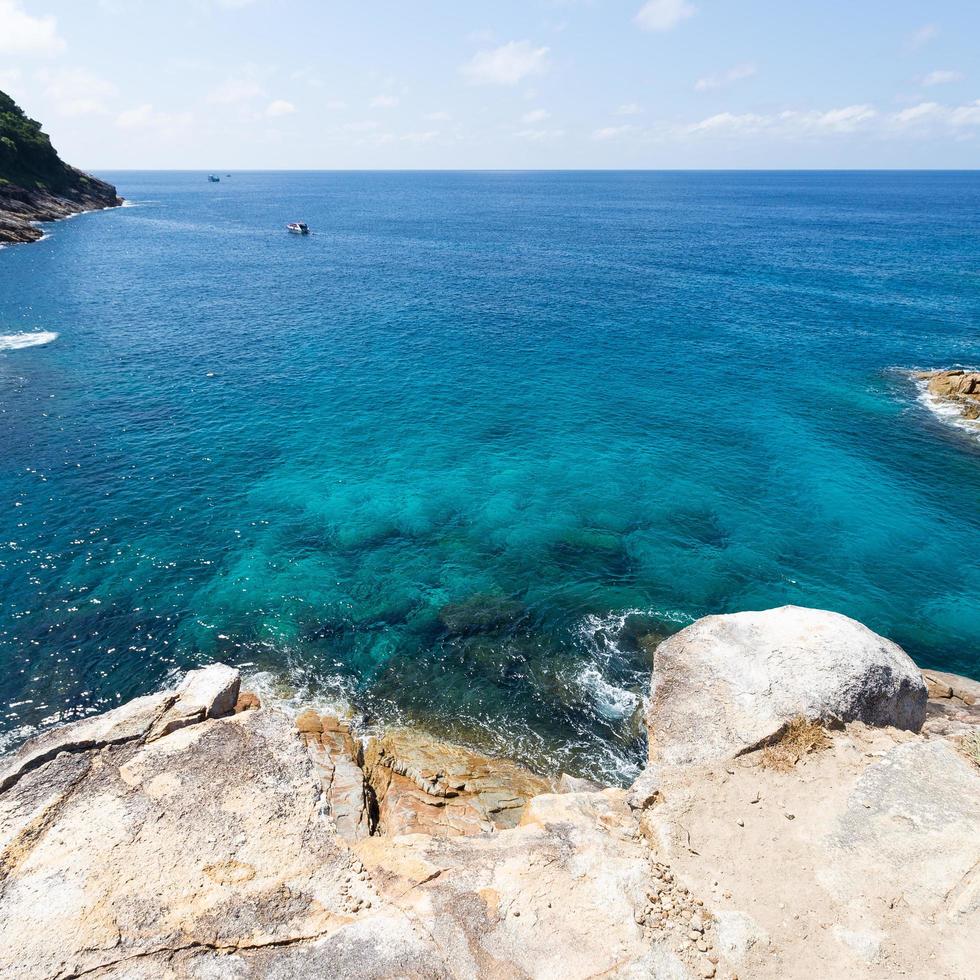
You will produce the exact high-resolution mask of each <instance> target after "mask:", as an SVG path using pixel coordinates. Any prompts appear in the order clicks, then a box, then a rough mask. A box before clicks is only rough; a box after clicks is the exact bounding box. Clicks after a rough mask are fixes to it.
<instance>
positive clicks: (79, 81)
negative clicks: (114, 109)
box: [37, 68, 116, 116]
mask: <svg viewBox="0 0 980 980" xmlns="http://www.w3.org/2000/svg"><path fill="white" fill-rule="evenodd" d="M37 77H38V80H39V81H41V82H44V91H45V94H46V95H47V96H48V97H49V98H50V99H51V100H52V101H53V102H54V103H55V107H56V108H57V111H58V112H60V113H61V114H62V115H64V116H84V115H91V114H95V113H105V112H108V111H109V107H108V105H107V104H106V100H107V99H109V98H111V97H112V96H113V95H115V94H116V86H115V85H113V84H112V83H111V82H107V81H106V80H105V79H104V78H99V76H98V75H94V74H93V73H92V72H90V71H86V70H85V69H84V68H66V69H62V70H60V71H48V70H46V69H44V70H42V71H39V72H38V73H37Z"/></svg>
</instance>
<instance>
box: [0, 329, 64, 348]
mask: <svg viewBox="0 0 980 980" xmlns="http://www.w3.org/2000/svg"><path fill="white" fill-rule="evenodd" d="M57 339H58V335H57V334H56V333H55V332H54V331H53V330H37V331H34V332H33V333H8V334H0V350H23V349H24V348H25V347H40V346H42V345H43V344H51V343H54V341H56V340H57Z"/></svg>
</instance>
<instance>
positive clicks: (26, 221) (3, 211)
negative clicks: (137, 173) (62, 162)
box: [0, 170, 123, 245]
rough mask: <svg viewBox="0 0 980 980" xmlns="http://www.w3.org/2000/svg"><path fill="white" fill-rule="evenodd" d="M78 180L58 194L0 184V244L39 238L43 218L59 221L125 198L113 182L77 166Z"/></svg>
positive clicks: (114, 205)
mask: <svg viewBox="0 0 980 980" xmlns="http://www.w3.org/2000/svg"><path fill="white" fill-rule="evenodd" d="M75 173H76V174H77V176H78V181H77V184H76V185H75V186H74V187H71V188H68V189H66V190H64V191H62V192H59V193H57V194H55V193H52V192H51V191H47V190H33V191H32V190H27V189H26V188H24V187H18V186H17V185H16V184H0V245H15V244H21V243H26V242H36V241H37V240H38V239H39V238H41V237H42V236H43V235H44V230H43V229H42V228H39V227H38V226H37V223H38V222H41V221H58V220H60V219H62V218H70V217H71V216H72V215H75V214H80V213H81V212H83V211H102V210H105V209H106V208H115V207H119V206H120V205H121V204H122V203H123V199H122V198H121V197H119V195H118V194H117V193H116V188H115V187H113V186H112V184H108V183H106V182H105V181H104V180H99V179H98V178H96V177H91V176H89V175H88V174H83V173H82V172H81V171H80V170H76V171H75Z"/></svg>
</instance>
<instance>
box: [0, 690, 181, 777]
mask: <svg viewBox="0 0 980 980" xmlns="http://www.w3.org/2000/svg"><path fill="white" fill-rule="evenodd" d="M176 700H177V694H176V692H175V691H162V692H160V693H159V694H150V695H147V696H146V697H142V698H135V699H134V700H133V701H129V702H127V703H126V704H123V705H120V707H118V708H113V709H112V710H111V711H107V712H105V713H104V714H101V715H94V716H93V717H91V718H83V719H81V720H80V721H76V722H72V723H71V724H68V725H62V726H61V727H59V728H51V729H48V730H47V731H46V732H42V733H41V734H40V735H39V736H37V737H36V738H32V739H31V740H30V741H28V742H25V743H24V745H22V746H21V747H20V749H18V750H17V751H16V752H14V753H13V754H11V755H8V756H6V757H5V758H3V759H2V760H0V792H2V791H3V790H6V789H7V788H8V787H10V786H11V785H13V784H14V783H16V782H17V780H18V779H20V778H21V776H22V775H23V774H25V773H27V772H30V771H31V770H32V769H35V768H37V767H38V766H40V765H43V764H44V763H45V762H47V761H49V760H50V759H53V758H54V757H55V756H56V755H58V754H59V753H61V752H69V753H71V752H83V751H87V750H89V749H100V748H102V747H103V746H107V745H118V744H121V743H124V742H131V741H134V740H136V739H142V738H144V737H145V736H146V735H147V733H148V732H149V731H150V728H151V727H152V726H153V725H154V723H155V722H157V721H158V720H159V719H160V718H161V717H162V716H163V714H164V713H165V712H166V711H167V709H168V708H169V707H170V706H171V705H172V704H173V703H174V702H175V701H176Z"/></svg>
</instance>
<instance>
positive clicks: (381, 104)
mask: <svg viewBox="0 0 980 980" xmlns="http://www.w3.org/2000/svg"><path fill="white" fill-rule="evenodd" d="M396 105H398V96H397V95H376V96H375V97H374V98H373V99H371V108H372V109H393V108H394V107H395V106H396Z"/></svg>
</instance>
